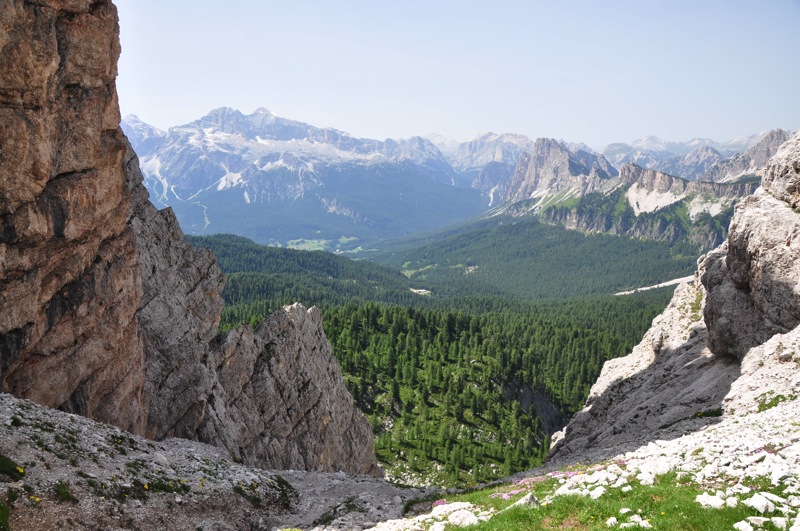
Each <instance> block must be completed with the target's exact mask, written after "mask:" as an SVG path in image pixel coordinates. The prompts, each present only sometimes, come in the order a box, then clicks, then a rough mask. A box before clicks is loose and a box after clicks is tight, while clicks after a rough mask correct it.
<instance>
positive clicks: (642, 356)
mask: <svg viewBox="0 0 800 531" xmlns="http://www.w3.org/2000/svg"><path fill="white" fill-rule="evenodd" d="M798 168H800V135H796V136H795V137H794V138H793V139H791V140H790V141H789V142H788V143H787V144H785V145H784V146H783V147H782V148H781V149H780V151H779V152H778V153H777V154H776V155H775V157H773V159H772V161H771V162H770V164H769V166H768V168H767V170H766V173H765V178H764V183H763V188H762V189H760V190H758V191H757V192H756V194H755V195H753V196H751V197H749V198H747V199H746V200H744V201H742V202H741V203H740V204H739V205H738V206H737V207H736V213H735V215H734V218H733V221H732V223H731V228H730V233H729V235H728V238H727V241H726V242H725V243H724V244H723V245H722V246H721V247H720V248H718V249H717V250H715V251H713V252H711V253H709V254H708V255H706V256H705V257H703V258H701V259H700V261H699V262H698V265H699V269H698V272H697V275H696V280H695V282H694V284H693V285H683V286H681V287H679V288H678V289H677V290H676V292H675V295H674V297H673V300H672V302H671V303H670V306H669V307H668V308H667V310H666V311H665V312H664V313H663V314H662V315H661V316H659V317H657V318H656V319H655V320H654V321H653V326H652V328H651V329H650V330H649V331H648V332H647V334H646V335H645V337H644V339H643V340H642V342H641V343H640V344H639V345H638V346H637V347H636V348H635V349H634V351H633V352H632V353H631V354H630V355H629V356H627V357H624V358H620V359H616V360H611V361H609V362H606V364H605V365H604V367H603V371H602V373H601V375H600V378H599V379H598V381H597V383H596V384H595V385H594V387H592V390H591V393H590V397H589V399H588V401H587V404H586V407H585V408H584V409H583V410H582V411H581V412H579V413H578V414H577V415H576V416H575V418H574V419H573V421H572V422H571V423H570V424H569V425H568V426H567V428H566V431H565V437H564V438H563V439H562V440H560V441H559V442H558V443H557V444H556V446H555V447H554V449H553V452H552V454H551V455H552V457H553V458H555V459H564V460H572V459H592V458H598V457H601V456H606V457H607V456H610V455H617V454H620V453H623V452H625V451H627V450H631V449H634V448H637V447H639V446H640V445H642V444H645V443H647V442H648V441H655V440H657V439H660V440H664V439H674V438H677V437H680V436H681V435H683V434H685V433H687V432H690V431H694V430H698V429H701V428H703V427H705V426H708V425H709V424H713V423H722V424H725V425H727V424H726V423H728V422H729V420H728V419H731V420H730V422H739V420H738V417H740V416H746V415H750V414H757V413H758V412H760V411H763V410H764V408H765V404H768V403H770V402H769V401H770V400H778V402H780V401H782V400H789V401H791V400H793V397H795V396H797V395H798V393H799V392H800V366H799V365H798V364H800V355H798V347H800V328H798V327H797V324H798V323H800V288H799V287H798V286H800V265H798V264H800V260H798V257H800V242H798V235H800V214H798V213H797V212H796V211H795V210H794V205H796V204H797V198H798V196H797V187H798V185H800V174H799V173H798ZM776 397H782V398H776ZM778 402H775V403H778ZM773 406H774V404H772V405H771V406H769V407H773Z"/></svg>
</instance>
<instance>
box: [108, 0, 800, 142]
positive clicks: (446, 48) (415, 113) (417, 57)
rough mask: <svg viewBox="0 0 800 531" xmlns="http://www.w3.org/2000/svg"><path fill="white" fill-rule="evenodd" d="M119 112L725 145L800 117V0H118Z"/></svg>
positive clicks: (164, 121) (163, 119) (404, 134)
mask: <svg viewBox="0 0 800 531" xmlns="http://www.w3.org/2000/svg"><path fill="white" fill-rule="evenodd" d="M116 4H117V6H118V7H119V12H120V26H121V40H122V47H123V51H122V57H121V59H120V67H119V78H118V88H119V94H120V105H121V108H122V113H123V115H127V114H136V115H137V116H139V118H140V119H142V120H143V121H145V122H147V123H150V124H152V125H154V126H156V127H159V128H162V129H168V128H169V127H172V126H176V125H182V124H185V123H188V122H191V121H194V120H196V119H198V118H200V117H201V116H204V115H205V114H207V113H208V112H209V111H210V110H212V109H214V108H218V107H233V108H236V109H238V110H240V111H242V112H243V113H245V114H250V113H252V112H253V111H254V110H255V109H257V108H259V107H265V108H267V109H270V110H271V111H272V112H274V113H275V114H277V115H279V116H283V117H285V118H289V119H293V120H298V121H303V122H307V123H310V124H313V125H316V126H319V127H332V128H335V129H339V130H342V131H346V132H348V133H349V134H351V135H353V136H355V137H364V138H377V139H384V138H408V137H410V136H415V135H420V136H425V135H428V134H431V133H437V134H440V135H443V136H445V137H447V138H450V139H454V140H458V141H466V140H469V139H471V138H474V137H476V136H478V135H481V134H485V133H488V132H494V133H498V134H500V133H517V134H523V135H526V136H529V137H531V138H536V137H552V138H558V139H563V140H565V141H568V142H583V143H586V144H588V145H590V146H591V147H594V148H602V147H603V146H606V145H608V144H610V143H615V142H627V143H630V142H632V141H634V140H637V139H641V138H643V137H646V136H657V137H659V138H662V139H664V140H668V141H686V140H690V139H692V138H710V139H712V140H715V141H718V142H725V141H728V140H731V139H733V138H737V137H740V136H748V135H751V134H755V133H758V132H763V131H768V130H771V129H775V128H784V129H790V130H797V129H798V128H800V106H798V105H792V104H791V102H792V101H793V98H794V97H795V96H794V87H796V86H798V84H800V72H798V71H797V69H796V68H794V67H795V66H796V65H797V64H800V47H798V46H797V45H796V38H795V37H794V34H793V32H794V29H795V28H796V27H797V26H798V24H800V1H798V0H775V1H773V2H769V3H760V4H755V3H748V2H740V1H737V2H722V1H719V0H711V1H707V2H702V3H698V2H689V1H685V0H682V1H677V2H670V3H669V4H668V5H661V4H659V5H653V4H651V3H641V2H631V1H625V2H622V1H616V2H611V3H603V4H600V3H590V2H578V1H574V2H559V3H557V4H553V3H543V2H523V1H513V2H512V1H508V2H502V3H493V4H492V5H491V6H489V5H484V4H483V3H479V2H436V3H432V4H426V3H423V2H420V1H417V0H412V1H409V2H406V3H403V4H402V5H400V4H391V5H390V4H382V3H370V2H366V1H365V0H359V1H351V0H348V1H343V2H338V3H335V4H334V3H324V2H319V1H297V2H290V3H289V2H287V3H277V2H275V3H272V2H270V3H259V4H257V5H253V4H252V3H247V2H244V1H243V0H234V1H229V2H224V3H223V2H220V1H214V0H196V1H192V2H189V1H188V0H174V1H171V2H155V1H154V0H116Z"/></svg>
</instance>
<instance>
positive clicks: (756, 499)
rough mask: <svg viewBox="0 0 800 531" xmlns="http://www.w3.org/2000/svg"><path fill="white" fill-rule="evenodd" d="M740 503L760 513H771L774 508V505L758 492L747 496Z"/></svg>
mask: <svg viewBox="0 0 800 531" xmlns="http://www.w3.org/2000/svg"><path fill="white" fill-rule="evenodd" d="M742 503H744V504H745V505H747V506H748V507H752V508H753V509H755V510H756V511H758V512H760V513H762V514H763V513H771V512H772V511H774V510H775V505H773V503H772V502H771V501H769V500H768V499H766V498H765V497H764V496H762V495H761V494H759V493H756V494H753V497H752V498H748V499H746V500H744V502H742Z"/></svg>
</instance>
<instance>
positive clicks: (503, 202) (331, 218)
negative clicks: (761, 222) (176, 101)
mask: <svg viewBox="0 0 800 531" xmlns="http://www.w3.org/2000/svg"><path fill="white" fill-rule="evenodd" d="M122 127H123V130H124V131H125V133H126V134H127V135H128V137H129V139H130V141H131V144H132V145H133V147H134V149H135V150H136V152H137V153H138V154H139V157H140V163H141V167H142V170H143V173H144V174H145V178H146V185H147V187H148V189H149V190H150V193H151V196H152V197H151V199H152V201H153V202H154V203H156V204H160V205H162V206H171V207H172V208H173V209H174V210H175V212H176V215H177V216H178V219H179V220H180V222H181V226H182V227H183V228H184V230H185V231H186V232H188V233H190V234H212V233H220V232H230V233H235V234H240V235H243V236H247V237H249V238H252V239H253V240H255V241H257V242H260V243H265V244H270V245H280V246H292V247H297V248H311V249H314V248H319V249H327V250H340V251H352V250H358V249H361V248H363V247H364V246H374V245H376V244H378V243H379V242H380V241H381V240H386V239H391V238H397V237H401V236H404V235H409V234H414V233H419V232H425V231H430V230H434V229H437V228H441V227H444V226H448V225H452V224H455V223H459V222H464V221H467V220H469V219H472V218H475V217H477V216H479V215H481V214H484V215H489V216H491V215H498V214H510V215H516V216H519V215H530V214H533V215H537V216H540V217H541V218H542V219H543V220H544V221H548V222H551V223H558V224H563V225H565V226H568V227H570V228H574V229H578V230H585V231H593V232H598V231H599V232H610V233H617V234H627V235H631V236H636V237H646V238H648V237H655V239H669V238H668V237H667V235H668V234H673V235H675V237H679V236H677V235H678V234H680V235H682V236H680V237H683V236H685V235H686V234H687V233H689V232H691V231H692V229H691V225H692V224H693V223H694V220H695V218H697V215H698V214H700V213H705V214H706V215H707V216H710V217H712V218H713V217H715V216H718V215H720V214H723V215H724V214H725V213H727V212H728V210H729V209H730V208H731V206H732V204H733V203H734V202H735V200H736V198H738V197H741V196H742V195H743V194H746V193H749V192H750V191H752V189H753V188H754V186H745V187H741V186H739V187H736V186H731V187H725V186H687V185H686V183H688V182H690V181H696V180H700V181H713V182H724V183H733V182H737V181H749V182H754V181H755V182H757V181H758V178H759V177H760V175H759V171H760V168H762V167H763V166H764V164H765V163H766V160H767V159H768V158H769V156H771V155H772V154H773V153H774V152H775V151H776V150H777V148H778V146H780V144H782V143H783V142H784V141H786V140H787V139H788V138H789V136H790V133H789V132H786V131H782V130H775V131H772V132H770V133H766V134H759V135H753V136H750V137H744V138H739V139H735V140H732V141H729V142H726V143H722V144H721V143H717V142H714V141H712V140H708V139H694V140H691V141H689V142H666V141H663V140H660V139H658V138H655V137H648V138H645V139H643V140H639V141H636V142H633V143H632V144H611V145H609V146H608V147H607V148H606V149H605V150H604V151H603V153H597V152H595V151H593V150H592V149H590V148H588V147H587V146H586V145H584V144H567V143H565V142H563V141H558V140H554V139H547V138H539V139H536V140H532V139H530V138H528V137H526V136H523V135H514V134H494V133H488V134H486V135H482V136H480V137H477V138H475V139H473V140H471V141H468V142H455V141H452V140H448V139H446V138H444V137H441V136H439V135H429V136H428V137H425V138H423V137H412V138H410V139H403V140H392V139H387V140H383V141H379V140H372V139H361V138H355V137H352V136H350V135H348V134H347V133H344V132H342V131H339V130H336V129H331V128H318V127H315V126H312V125H309V124H305V123H302V122H298V121H293V120H289V119H286V118H282V117H279V116H276V115H275V114H273V113H272V112H270V111H268V110H266V109H258V110H256V111H255V112H254V113H253V114H250V115H244V114H242V113H241V112H239V111H237V110H234V109H229V108H221V109H216V110H214V111H211V112H210V113H209V114H208V115H206V116H204V117H202V118H200V119H199V120H197V121H195V122H192V123H189V124H186V125H182V126H178V127H172V128H170V130H169V131H162V130H159V129H157V128H154V127H152V126H150V125H148V124H146V123H144V122H142V121H141V120H139V119H138V118H136V117H135V116H128V117H126V118H125V119H124V120H123V122H122ZM630 164H634V165H636V166H632V167H631V166H628V165H630ZM636 167H638V168H640V169H644V170H652V171H654V172H657V173H658V175H659V177H658V178H652V174H651V173H647V172H645V173H642V172H638V171H637V170H635V169H632V168H636ZM620 172H622V175H621V173H620ZM633 176H638V177H633ZM663 176H666V177H669V178H670V179H671V181H670V182H672V183H673V184H672V185H670V186H669V187H668V188H670V189H672V188H673V187H674V186H678V188H680V189H681V190H682V191H681V192H680V193H677V194H675V193H672V192H669V193H667V194H666V195H665V192H664V191H663V190H662V189H661V188H663V187H664V183H665V182H666V180H669V179H665V177H663ZM679 182H680V183H683V184H679V185H675V184H674V183H679ZM654 186H655V187H656V188H653V187H654ZM658 186H661V188H658ZM670 194H671V195H670ZM655 196H658V199H653V198H654V197H655ZM669 197H672V198H674V199H675V200H674V201H672V202H670V201H669V200H668V198H669ZM584 198H588V199H584ZM620 198H625V201H627V203H626V205H627V206H624V207H623V205H622V202H621V201H622V199H620ZM587 201H589V202H590V203H591V204H592V205H594V206H593V207H592V209H593V210H597V208H599V207H598V205H601V204H602V203H604V201H616V203H615V205H612V207H611V208H608V207H603V209H602V210H603V211H604V212H615V211H616V212H617V214H618V215H623V214H624V215H625V216H626V217H627V218H630V216H631V215H632V216H633V218H636V219H638V218H639V217H640V216H641V215H643V214H648V215H651V214H653V212H655V211H657V210H659V209H665V208H667V207H670V206H672V207H674V206H675V205H676V204H677V203H681V204H686V205H690V204H691V206H687V208H686V212H687V213H689V214H686V215H684V216H682V217H681V216H679V217H680V219H681V220H682V221H681V224H682V226H683V229H681V230H677V231H675V230H672V231H669V230H668V231H666V232H665V231H658V230H656V231H653V230H633V231H632V230H631V228H632V227H634V226H636V223H635V222H632V221H630V220H628V221H627V222H624V223H623V222H621V221H620V220H619V219H612V218H610V217H609V216H608V215H606V214H604V215H603V216H601V217H602V220H600V218H596V217H593V219H591V220H588V219H587V218H586V205H587V204H588V203H587ZM637 202H638V206H637V204H636V203H637ZM642 205H644V206H642ZM553 209H558V210H553ZM571 209H578V210H576V211H575V212H571ZM628 209H630V211H631V212H632V214H631V213H627V214H626V213H625V211H626V210H628ZM579 211H580V212H579ZM682 212H683V211H682ZM665 213H666V211H665ZM650 217H651V218H652V217H653V216H652V215H651V216H650ZM627 218H626V219H627ZM673 218H674V216H673ZM579 219H582V220H583V221H582V222H579V221H578V220H579ZM634 221H635V219H634ZM659 223H660V222H659ZM651 225H652V223H651ZM657 225H658V223H657ZM663 225H664V224H663V223H661V226H663ZM615 227H616V228H615ZM623 227H627V228H624V230H623ZM718 232H719V231H716V232H714V234H713V235H711V234H704V235H703V236H701V237H698V238H696V240H697V241H698V242H699V241H704V242H712V241H714V242H716V241H717V240H718V239H719V238H720V237H721V236H720V234H718ZM722 232H724V229H723V230H722ZM714 244H715V245H716V243H714ZM702 246H703V247H705V246H706V244H705V243H704V244H703V245H702Z"/></svg>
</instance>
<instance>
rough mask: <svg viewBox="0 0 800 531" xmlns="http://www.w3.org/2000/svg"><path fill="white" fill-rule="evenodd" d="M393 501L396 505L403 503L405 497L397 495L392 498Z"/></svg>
mask: <svg viewBox="0 0 800 531" xmlns="http://www.w3.org/2000/svg"><path fill="white" fill-rule="evenodd" d="M392 503H393V504H395V505H403V498H401V497H400V496H395V497H394V498H392Z"/></svg>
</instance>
